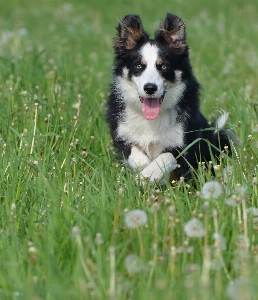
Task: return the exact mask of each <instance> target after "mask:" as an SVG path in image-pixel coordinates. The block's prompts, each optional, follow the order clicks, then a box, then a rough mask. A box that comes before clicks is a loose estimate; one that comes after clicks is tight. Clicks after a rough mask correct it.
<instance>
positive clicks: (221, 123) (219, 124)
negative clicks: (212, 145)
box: [215, 112, 229, 133]
mask: <svg viewBox="0 0 258 300" xmlns="http://www.w3.org/2000/svg"><path fill="white" fill-rule="evenodd" d="M228 115H229V113H225V112H224V113H223V114H221V116H220V117H219V118H218V119H217V120H216V127H217V128H216V130H215V133H216V132H217V131H218V130H219V129H222V128H223V127H224V126H225V124H226V123H227V120H228Z"/></svg>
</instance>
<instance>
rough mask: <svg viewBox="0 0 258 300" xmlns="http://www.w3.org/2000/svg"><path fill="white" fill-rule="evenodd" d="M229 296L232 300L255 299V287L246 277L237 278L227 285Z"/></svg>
mask: <svg viewBox="0 0 258 300" xmlns="http://www.w3.org/2000/svg"><path fill="white" fill-rule="evenodd" d="M226 292H227V296H228V298H229V299H231V300H242V299H254V298H253V297H254V296H255V292H254V288H253V286H252V284H251V283H250V282H249V281H248V280H247V279H244V278H237V279H235V280H234V281H233V282H232V283H230V284H229V285H228V286H227V290H226Z"/></svg>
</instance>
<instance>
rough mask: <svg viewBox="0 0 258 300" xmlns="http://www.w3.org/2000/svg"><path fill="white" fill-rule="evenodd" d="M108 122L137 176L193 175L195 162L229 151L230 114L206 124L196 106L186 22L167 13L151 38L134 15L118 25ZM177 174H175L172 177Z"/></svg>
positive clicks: (154, 179)
mask: <svg viewBox="0 0 258 300" xmlns="http://www.w3.org/2000/svg"><path fill="white" fill-rule="evenodd" d="M114 53H115V60H114V68H113V81H112V85H111V91H110V95H109V98H108V101H107V122H108V124H109V127H110V132H111V136H112V139H113V144H114V146H115V148H116V149H117V150H118V151H119V153H120V154H122V156H123V158H124V159H125V160H126V161H127V163H128V164H129V165H130V167H131V168H132V169H133V171H134V172H135V173H136V174H138V175H139V176H140V178H147V179H149V181H150V182H157V183H162V182H164V179H165V178H167V177H165V176H166V174H167V175H171V173H172V175H173V174H174V175H175V174H176V177H177V178H179V177H181V176H183V177H185V178H188V179H189V178H191V170H192V168H195V169H196V168H197V167H198V162H204V161H205V162H208V161H210V160H212V159H213V158H214V157H218V156H219V154H220V152H221V151H223V149H224V147H225V146H227V147H228V149H229V151H230V140H231V135H232V133H230V130H229V129H223V127H224V125H225V123H226V121H227V118H228V114H227V113H224V114H222V115H221V116H220V117H219V118H218V120H217V121H215V122H214V123H212V124H211V125H209V123H208V122H207V120H206V119H205V117H204V116H203V115H202V114H201V112H200V109H199V90H200V85H199V83H198V82H197V80H196V79H195V77H194V75H193V70H192V67H191V64H190V60H189V51H188V45H187V43H186V32H185V23H184V21H183V20H182V19H180V18H179V17H178V16H175V15H172V14H167V16H166V19H165V20H164V21H163V22H161V24H160V26H159V28H158V30H157V31H156V33H155V38H154V39H150V38H149V35H148V34H147V33H146V32H145V31H144V29H143V26H142V23H141V19H140V17H139V16H137V15H127V16H125V17H124V18H123V19H122V20H121V21H120V22H119V24H118V27H117V36H116V38H115V39H114ZM174 178H175V176H174Z"/></svg>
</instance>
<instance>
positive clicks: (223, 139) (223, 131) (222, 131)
mask: <svg viewBox="0 0 258 300" xmlns="http://www.w3.org/2000/svg"><path fill="white" fill-rule="evenodd" d="M228 115H229V113H228V112H224V111H221V115H220V117H219V118H218V119H217V120H215V121H214V122H213V123H212V124H211V126H212V127H213V128H215V130H214V135H215V137H214V139H215V145H216V147H217V148H219V149H220V150H222V151H223V150H225V147H228V148H227V149H228V151H229V152H231V150H232V143H233V145H238V143H239V139H238V137H237V135H236V134H235V132H234V131H233V130H232V129H230V128H224V127H225V125H226V124H227V120H228Z"/></svg>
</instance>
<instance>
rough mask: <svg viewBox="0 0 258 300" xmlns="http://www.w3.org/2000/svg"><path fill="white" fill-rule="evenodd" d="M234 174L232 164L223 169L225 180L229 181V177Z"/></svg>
mask: <svg viewBox="0 0 258 300" xmlns="http://www.w3.org/2000/svg"><path fill="white" fill-rule="evenodd" d="M232 174H233V167H232V166H227V167H226V168H224V169H223V177H224V182H225V183H227V182H228V180H229V177H231V176H232Z"/></svg>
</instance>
